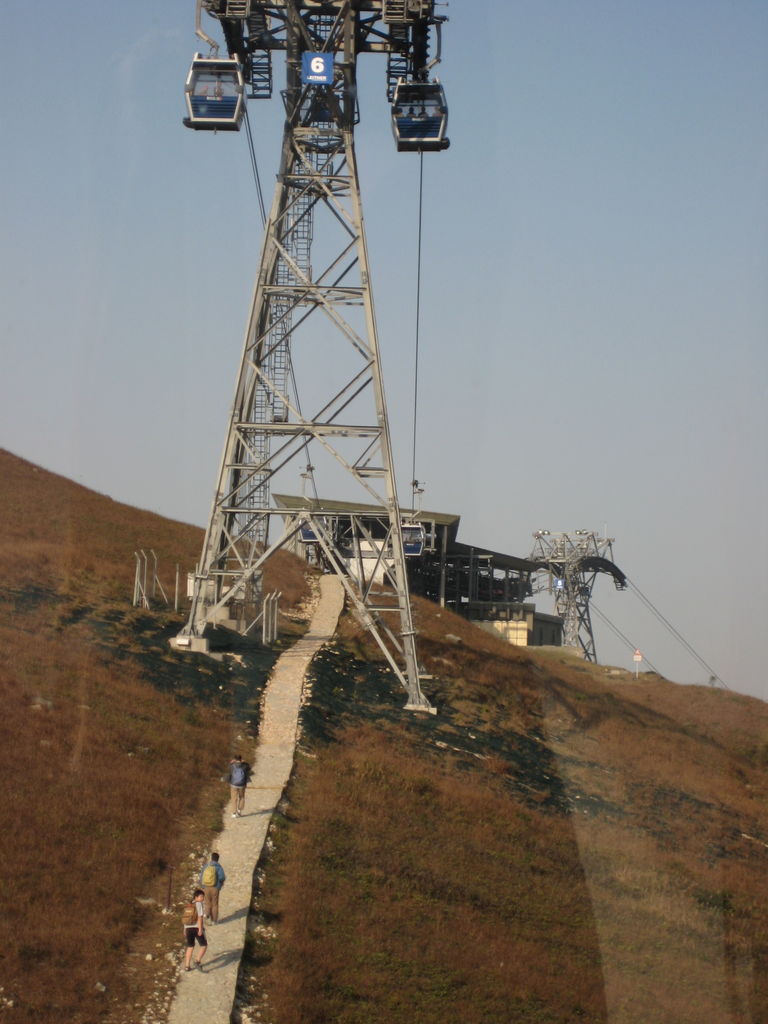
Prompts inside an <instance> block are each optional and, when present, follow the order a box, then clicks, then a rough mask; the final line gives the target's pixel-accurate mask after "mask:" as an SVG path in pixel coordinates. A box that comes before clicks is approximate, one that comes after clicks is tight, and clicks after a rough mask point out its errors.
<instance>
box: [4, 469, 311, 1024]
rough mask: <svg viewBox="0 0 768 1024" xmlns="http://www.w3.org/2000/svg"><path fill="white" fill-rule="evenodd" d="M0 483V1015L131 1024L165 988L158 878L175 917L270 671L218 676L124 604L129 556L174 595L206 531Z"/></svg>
mask: <svg viewBox="0 0 768 1024" xmlns="http://www.w3.org/2000/svg"><path fill="white" fill-rule="evenodd" d="M0 477H2V479H3V487H2V490H0V520H1V521H2V523H3V533H2V537H0V578H2V580H3V586H2V589H1V590H0V696H2V702H3V732H4V742H3V743H2V744H0V771H1V772H2V777H3V779H4V780H5V799H4V800H2V801H0V831H1V833H2V835H3V836H4V837H5V843H4V856H3V862H4V864H6V865H7V866H8V867H9V870H10V871H11V875H12V881H11V882H9V883H8V884H7V885H6V893H5V899H4V904H3V910H2V914H0V986H2V990H1V991H0V1014H1V1015H2V1018H3V1020H4V1021H8V1024H30V1022H32V1021H34V1022H35V1024H48V1022H53V1021H56V1022H57V1024H59V1022H60V1021H62V1020H66V1021H69V1022H73V1024H91V1022H96V1021H104V1020H107V1019H109V1020H115V1021H118V1020H119V1021H125V1022H126V1024H135V1022H136V1021H137V1020H138V1019H140V1017H141V1015H142V1013H143V1008H144V1007H146V1006H148V1005H149V1004H150V1003H151V1002H152V1001H153V993H154V990H155V987H156V985H157V982H158V979H160V980H162V981H164V983H165V984H166V985H167V984H168V983H169V982H170V981H171V980H172V965H171V964H170V963H169V962H168V961H167V960H166V959H165V954H167V953H169V952H170V953H172V954H175V952H176V949H177V947H178V945H179V942H178V934H179V930H178V927H177V925H178V922H177V918H176V916H175V915H170V916H169V917H164V916H163V915H162V913H161V909H162V907H163V906H164V905H165V903H166V899H167V895H168V891H169V882H170V872H171V868H175V873H174V875H173V884H172V886H171V895H172V900H173V901H178V900H180V899H181V898H182V897H183V896H184V895H186V892H187V889H188V886H189V883H190V868H189V865H190V864H192V866H193V867H194V866H195V865H196V864H197V863H198V857H199V856H201V855H202V852H203V850H204V849H205V847H206V846H208V845H210V842H211V839H212V837H213V836H214V834H215V831H216V830H217V829H218V827H219V824H220V821H221V806H222V803H223V802H224V801H225V800H226V799H227V797H228V790H227V788H226V787H224V786H222V785H221V783H220V781H219V779H220V776H221V774H222V771H223V767H224V766H225V765H226V763H227V761H228V759H229V756H230V754H231V751H232V750H233V749H235V748H236V747H239V746H240V743H241V742H242V738H243V737H247V736H248V735H250V736H251V737H252V736H253V733H254V731H255V729H256V727H257V724H258V722H257V714H258V712H257V705H258V697H259V688H260V685H261V683H262V682H263V679H264V676H265V673H266V670H267V668H268V664H269V662H270V660H271V659H270V658H263V659H262V661H261V662H257V661H254V659H253V658H252V657H250V656H249V658H250V660H248V659H246V661H245V663H244V665H243V667H242V668H238V667H235V668H233V669H232V670H230V668H229V666H228V665H226V664H223V665H220V664H218V663H217V662H214V661H211V660H209V659H205V658H203V657H200V656H194V655H193V656H186V657H182V656H179V655H173V654H172V653H171V652H170V650H169V648H168V644H167V637H168V636H169V635H170V634H171V633H173V632H175V631H176V630H178V628H179V626H180V625H181V621H182V620H181V618H180V617H178V616H176V617H174V616H173V615H172V614H169V613H166V612H163V611H161V610H158V611H156V612H153V613H148V612H146V611H144V610H139V609H131V608H130V607H129V604H130V597H131V594H132V589H133V574H134V566H135V560H134V555H133V552H134V551H135V550H137V549H139V548H143V549H145V550H149V549H154V551H155V552H156V553H157V554H158V557H159V562H160V572H161V580H162V582H163V585H164V587H165V589H166V592H167V593H169V595H170V596H171V598H172V596H173V577H174V574H175V565H176V563H177V562H178V563H180V564H181V567H182V571H183V572H186V570H187V569H188V568H191V567H192V566H193V565H194V562H195V560H196V558H198V557H199V549H200V544H201V540H202V531H201V530H199V529H198V528H196V527H192V526H187V525H185V524H180V523H172V522H169V521H167V520H164V519H162V518H161V517H159V516H156V515H154V514H152V513H149V512H142V511H140V510H137V509H132V508H130V507H129V506H126V505H122V504H119V503H117V502H113V501H111V499H109V498H105V497H103V496H101V495H97V494H94V493H93V492H91V491H89V490H87V489H86V488H84V487H80V486H79V485H77V484H74V483H72V482H71V481H68V480H65V479H63V478H61V477H58V476H56V475H55V474H52V473H48V472H47V471H45V470H43V469H41V468H39V467H35V466H31V465H30V464H29V463H26V462H24V460H22V459H19V458H17V457H15V456H13V455H11V454H10V453H8V452H3V451H0ZM164 570H165V575H163V571H164ZM270 573H271V574H272V576H273V578H277V579H278V580H279V583H280V587H279V589H281V590H282V591H283V602H284V606H288V607H289V608H290V607H291V606H295V604H296V603H297V602H299V601H301V600H302V599H303V598H304V597H305V595H306V584H305V581H304V578H303V574H302V572H301V568H300V566H298V568H297V560H295V559H292V558H291V557H290V556H288V555H285V556H283V557H282V558H281V559H279V560H278V564H277V565H276V566H274V565H273V566H271V567H270ZM267 585H269V580H268V583H267ZM238 737H241V739H238ZM190 851H192V854H193V859H192V861H190V859H189V857H190ZM147 955H151V956H152V960H151V961H147V960H146V959H145V957H146V956H147ZM11 1003H13V1005H10V1004H11ZM137 1004H138V1006H139V1009H137V1008H136V1007H137Z"/></svg>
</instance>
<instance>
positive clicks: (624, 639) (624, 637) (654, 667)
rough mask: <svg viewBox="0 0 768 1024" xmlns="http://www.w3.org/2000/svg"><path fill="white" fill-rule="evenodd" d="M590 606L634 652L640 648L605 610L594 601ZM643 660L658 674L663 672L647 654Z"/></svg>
mask: <svg viewBox="0 0 768 1024" xmlns="http://www.w3.org/2000/svg"><path fill="white" fill-rule="evenodd" d="M589 607H590V610H591V611H593V612H594V613H595V614H596V615H597V617H598V618H599V619H602V621H603V622H604V623H605V624H606V626H607V627H608V628H609V629H610V630H611V632H612V633H613V634H614V636H617V637H618V638H619V640H621V641H622V643H624V644H625V645H626V646H627V647H628V648H629V650H630V651H633V652H634V651H636V650H637V649H638V648H637V644H634V643H632V641H631V640H630V639H629V637H626V636H624V634H623V633H622V632H621V630H620V629H619V627H618V626H617V625H616V624H615V623H613V622H611V620H610V619H609V618H608V616H607V615H606V614H605V613H604V612H601V611H600V609H599V608H598V607H597V605H596V604H595V602H594V601H590V604H589ZM643 661H644V662H645V663H646V665H647V666H648V667H649V668H650V669H651V671H652V672H655V673H656V674H657V675H661V672H659V670H658V669H657V668H656V666H655V665H652V664H651V662H650V661H649V660H648V659H647V658H646V657H645V655H643Z"/></svg>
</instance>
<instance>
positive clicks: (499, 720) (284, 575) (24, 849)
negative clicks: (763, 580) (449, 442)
mask: <svg viewBox="0 0 768 1024" xmlns="http://www.w3.org/2000/svg"><path fill="white" fill-rule="evenodd" d="M0 474H2V476H1V477H0V478H2V479H3V481H4V484H3V487H2V489H1V490H0V517H2V522H3V532H2V537H1V538H0V572H2V577H1V578H2V580H3V585H2V588H1V589H0V688H1V689H0V692H1V693H2V695H3V698H4V716H3V722H4V730H5V742H4V743H3V744H2V745H0V759H1V760H0V764H1V767H2V771H3V773H4V775H3V777H4V780H5V782H6V798H5V799H4V800H3V801H2V802H0V827H1V828H2V834H3V835H4V836H5V837H6V846H5V848H6V864H7V863H9V862H10V863H11V864H12V865H13V872H14V880H13V882H12V884H11V885H10V886H9V887H8V892H7V898H6V900H5V901H4V906H3V912H2V914H0V987H1V990H0V1014H1V1015H2V1019H3V1020H4V1021H8V1022H10V1024H29V1022H33V1021H34V1022H36V1024H48V1022H52V1021H57V1022H60V1021H62V1020H66V1021H70V1022H74V1024H92V1022H94V1024H95V1022H97V1021H101V1022H104V1024H138V1022H140V1021H142V1020H145V1019H146V1020H150V1019H151V1020H153V1021H159V1020H162V1019H163V1016H164V1006H165V1005H166V995H165V993H167V991H168V985H169V983H170V982H171V980H172V975H173V963H172V961H173V959H174V957H175V956H176V951H175V947H174V943H176V942H177V932H178V929H177V928H175V924H176V919H175V918H165V917H163V915H162V914H161V908H162V906H163V905H164V903H165V901H166V899H167V897H168V892H169V887H170V893H171V899H172V901H175V900H177V899H178V898H180V896H181V893H182V892H183V891H184V889H185V888H186V887H187V885H188V882H189V876H190V871H191V867H194V865H196V864H197V863H198V858H199V855H200V854H201V852H202V850H203V849H204V848H205V847H206V845H207V844H208V843H210V839H211V836H212V832H213V830H214V829H215V828H216V827H217V825H218V822H219V820H220V818H219V812H220V807H221V802H222V800H224V799H225V798H226V792H222V787H221V785H220V783H219V782H218V778H219V776H220V774H221V770H222V765H223V764H224V763H226V761H227V759H228V758H229V756H230V753H231V752H232V751H233V750H235V749H237V748H238V747H239V746H240V745H241V744H242V743H244V742H247V741H248V738H249V737H252V736H253V735H254V734H255V730H256V728H257V725H258V700H259V696H260V693H261V687H262V685H263V681H264V679H265V677H266V673H267V671H268V669H269V666H270V664H271V662H272V659H273V655H272V654H270V653H264V652H262V653H261V654H259V653H258V652H255V651H252V652H250V653H248V652H246V653H245V655H244V657H243V659H242V661H240V662H238V663H236V664H228V663H225V662H222V663H218V662H216V661H212V660H210V659H207V658H204V657H202V656H189V655H187V656H180V655H175V654H172V653H171V652H170V651H169V648H168V646H167V637H168V636H169V635H171V634H172V633H173V632H175V631H176V630H177V629H178V627H179V623H180V619H179V617H178V616H174V615H173V614H172V613H169V612H167V611H165V610H163V609H160V608H158V609H153V610H152V611H145V610H134V609H131V608H130V606H129V601H130V595H131V593H132V584H133V572H134V564H135V562H134V557H133V552H134V551H135V550H137V549H139V548H143V549H144V550H149V549H153V550H154V551H155V552H156V553H157V554H158V557H159V561H160V567H161V578H162V581H163V585H164V587H165V589H166V592H168V593H172V590H173V573H174V569H175V565H176V563H177V562H178V563H179V564H180V565H181V566H182V570H183V571H186V569H187V568H188V567H190V566H191V565H192V564H193V563H194V561H195V560H196V559H197V557H198V555H199V547H200V542H201V531H199V530H197V529H196V528H193V527H190V526H186V525H184V524H180V523H169V522H168V521H166V520H163V519H161V518H160V517H157V516H154V515H152V514H150V513H147V512H141V511H138V510H136V509H131V508H129V507H127V506H124V505H120V504H119V503H116V502H113V501H111V500H110V499H109V498H106V497H103V496H100V495H96V494H93V493H92V492H90V491H88V490H87V489H85V488H82V487H79V486H77V485H75V484H73V483H71V482H69V481H66V480H63V479H62V478H60V477H57V476H55V475H53V474H50V473H47V472H45V471H44V470H41V469H39V468H37V467H33V466H30V465H29V464H28V463H25V462H24V461H23V460H21V459H17V458H16V457H14V456H12V455H9V454H8V453H7V452H0ZM270 571H271V574H272V577H271V580H269V581H268V586H270V588H271V587H272V586H278V587H279V589H281V590H283V593H284V595H288V597H289V602H290V603H292V604H294V605H296V604H297V603H298V602H299V601H300V600H301V599H302V596H303V595H304V593H305V590H304V582H303V577H302V575H301V571H300V567H298V565H297V563H296V561H295V560H292V559H291V558H290V557H289V556H287V555H286V556H284V557H283V558H281V559H277V560H276V561H275V563H274V565H273V567H272V568H271V570H270ZM415 616H416V624H417V627H418V629H419V633H420V636H419V650H420V655H421V657H422V658H423V660H424V662H425V667H426V669H427V670H428V671H429V672H431V673H432V675H433V676H434V680H433V682H432V683H431V684H429V687H428V689H429V695H430V697H431V699H432V700H433V701H434V703H435V704H436V705H437V707H438V714H437V715H436V716H430V715H420V714H407V713H404V712H403V711H402V705H403V704H404V702H405V695H404V693H403V692H402V691H401V690H400V688H399V687H398V686H397V685H396V684H395V682H394V679H393V676H392V674H391V673H390V672H389V671H386V670H385V669H384V668H383V667H382V665H381V664H380V662H379V660H378V655H377V652H376V651H375V650H374V649H373V648H372V646H371V644H370V643H369V641H368V639H367V638H366V637H365V636H363V635H361V633H360V631H359V629H358V627H357V626H356V625H355V623H354V621H353V619H352V618H351V617H350V616H348V615H346V616H344V618H343V620H342V624H341V629H340V631H339V635H338V638H337V642H336V643H335V645H334V647H333V648H332V649H329V650H327V651H326V652H324V653H323V654H322V655H321V657H320V658H319V659H317V661H316V662H315V665H314V667H313V686H312V693H311V697H310V699H309V701H308V703H307V705H306V707H305V708H304V711H303V716H302V739H301V746H300V751H299V757H298V762H297V767H296V771H295V773H294V777H293V780H292V783H291V787H290V793H289V797H288V799H287V801H286V802H285V806H284V808H283V814H282V815H281V816H279V817H278V820H277V822H276V823H275V827H274V828H273V831H272V840H273V842H272V844H271V853H270V854H269V856H268V859H267V860H266V861H265V863H264V865H263V867H264V868H265V874H264V883H263V889H262V891H261V892H260V893H259V895H258V903H259V913H258V914H257V915H256V916H255V917H254V919H253V920H252V922H251V925H252V926H251V932H250V937H249V943H248V949H247V955H246V958H245V960H244V968H243V975H242V979H241V981H242V984H241V993H242V1000H241V1003H242V1005H241V1006H240V1009H239V1016H240V1020H241V1021H242V1022H243V1024H250V1022H256V1021H260V1022H261V1024H321V1022H322V1024H326V1022H338V1024H398V1022H405V1021H409V1022H416V1024H432V1022H437V1021H440V1024H478V1022H483V1024H506V1022H510V1024H529V1022H530V1024H533V1022H536V1024H566V1022H567V1024H584V1022H593V1024H595V1022H610V1024H688V1022H690V1024H694V1022H695V1024H701V1022H704V1021H706V1022H707V1024H721V1022H722V1024H757V1022H763V1021H765V1020H768V981H766V979H767V978H768V910H766V908H767V907H768V883H766V880H765V876H766V871H765V868H766V863H767V860H766V858H768V811H767V810H766V796H767V795H768V767H767V766H768V708H767V707H766V705H764V704H763V703H762V702H760V701H756V700H753V699H750V698H746V697H741V696H738V695H735V694H732V693H727V692H723V691H721V690H713V689H704V688H696V687H681V686H676V685H675V684H673V683H670V682H667V681H666V680H663V679H660V678H659V677H657V676H654V675H642V676H641V677H640V678H639V679H638V680H635V679H634V678H633V677H632V676H631V675H630V674H629V673H620V672H616V670H613V671H609V670H606V669H602V668H599V667H596V666H590V665H585V664H583V663H582V662H580V661H579V660H577V659H575V658H573V657H571V656H569V655H567V654H566V653H565V652H559V651H554V652H552V651H550V652H544V651H536V650H525V649H516V648H510V647H508V646H506V645H505V644H503V643H502V642H501V641H500V640H498V639H496V638H494V637H493V636H491V635H490V634H486V633H483V632H481V631H479V630H477V629H475V628H473V627H471V626H470V625H469V624H468V623H466V622H464V621H463V620H461V619H459V618H457V617H455V616H453V615H452V614H450V613H448V612H446V611H444V610H440V609H438V608H436V607H435V606H433V605H430V604H428V603H426V602H422V601H417V602H416V604H415ZM172 867H173V868H174V873H173V876H171V873H170V869H171V868H172ZM169 922H170V923H169ZM147 957H152V960H147ZM167 957H170V959H167ZM11 1003H12V1004H13V1005H10V1004H11Z"/></svg>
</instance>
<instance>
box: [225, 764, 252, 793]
mask: <svg viewBox="0 0 768 1024" xmlns="http://www.w3.org/2000/svg"><path fill="white" fill-rule="evenodd" d="M247 778H248V765H246V764H244V763H242V762H240V761H236V762H235V763H234V764H233V765H232V770H231V771H230V773H229V781H230V785H232V786H238V787H239V786H244V785H245V781H246V779H247Z"/></svg>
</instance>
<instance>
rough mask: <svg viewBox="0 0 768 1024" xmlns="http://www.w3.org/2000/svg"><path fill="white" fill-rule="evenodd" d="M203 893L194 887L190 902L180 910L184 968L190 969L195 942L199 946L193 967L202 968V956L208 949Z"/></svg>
mask: <svg viewBox="0 0 768 1024" xmlns="http://www.w3.org/2000/svg"><path fill="white" fill-rule="evenodd" d="M204 898H205V893H204V892H203V890H202V889H195V891H194V894H193V896H192V903H187V904H186V905H185V906H184V909H183V910H182V912H181V923H182V924H183V925H184V943H185V945H186V947H187V948H186V952H185V953H184V970H185V971H191V970H192V951H193V950H194V948H195V943H196V942H197V943H198V944H199V946H200V953H199V955H198V957H197V959H196V960H195V967H199V968H200V970H201V971H202V969H203V957H204V956H205V951H206V950H207V949H208V939H206V937H205V918H204V917H203V900H204Z"/></svg>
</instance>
